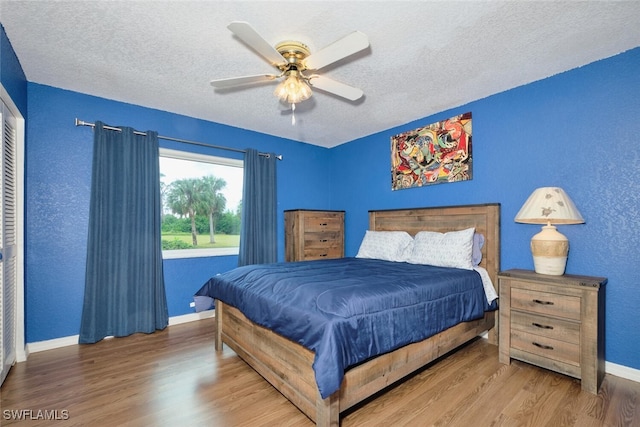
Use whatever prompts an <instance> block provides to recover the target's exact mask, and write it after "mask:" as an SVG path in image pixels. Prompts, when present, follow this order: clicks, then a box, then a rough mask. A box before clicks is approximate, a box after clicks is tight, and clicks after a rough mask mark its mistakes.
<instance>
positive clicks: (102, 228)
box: [79, 122, 169, 343]
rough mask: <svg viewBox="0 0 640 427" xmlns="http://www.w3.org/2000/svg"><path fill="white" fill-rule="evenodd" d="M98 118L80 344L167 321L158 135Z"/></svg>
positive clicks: (157, 326)
mask: <svg viewBox="0 0 640 427" xmlns="http://www.w3.org/2000/svg"><path fill="white" fill-rule="evenodd" d="M146 134H147V135H146V136H144V135H136V134H135V133H134V130H133V129H131V128H126V127H125V128H122V132H118V131H114V130H107V129H104V124H103V123H102V122H96V124H95V127H94V142H93V171H92V177H91V202H90V209H89V233H88V241H87V267H86V278H85V291H84V305H83V309H82V320H81V325H80V339H79V341H80V343H95V342H97V341H100V340H101V339H103V338H104V337H106V336H110V335H113V336H118V337H119V336H127V335H130V334H133V333H136V332H145V333H150V332H154V331H155V330H158V329H164V328H165V327H166V326H167V324H168V319H169V316H168V310H167V299H166V294H165V288H164V275H163V270H162V246H161V237H160V226H161V224H160V220H161V200H160V166H159V159H158V134H157V133H156V132H152V131H149V132H146Z"/></svg>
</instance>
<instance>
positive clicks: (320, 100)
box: [0, 0, 640, 147]
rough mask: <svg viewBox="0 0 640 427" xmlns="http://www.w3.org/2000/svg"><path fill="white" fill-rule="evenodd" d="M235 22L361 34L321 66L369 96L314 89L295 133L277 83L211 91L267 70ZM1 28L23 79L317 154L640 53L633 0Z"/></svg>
mask: <svg viewBox="0 0 640 427" xmlns="http://www.w3.org/2000/svg"><path fill="white" fill-rule="evenodd" d="M232 21H247V22H249V23H251V25H252V26H253V27H254V28H255V29H256V30H257V31H258V32H259V33H260V34H261V35H262V36H263V37H264V38H265V39H266V40H267V41H269V42H271V43H272V44H274V45H275V44H276V43H278V42H280V41H283V40H288V39H294V40H298V41H301V42H303V43H305V44H307V45H308V46H309V47H310V49H311V51H312V53H313V52H315V51H318V50H319V49H321V48H323V47H325V46H327V45H329V44H330V43H332V42H333V41H335V40H337V39H339V38H341V37H343V36H345V35H346V34H348V33H350V32H352V31H353V30H359V31H361V32H363V33H365V34H366V35H367V36H368V37H369V41H370V48H369V49H367V50H365V51H363V52H360V53H357V54H355V55H353V56H351V57H350V58H349V60H343V61H340V62H338V63H336V64H333V65H331V66H328V67H325V68H323V69H322V70H321V72H322V74H324V75H326V76H328V77H331V78H332V79H335V80H338V81H340V82H343V83H346V84H348V85H351V86H355V87H358V88H360V89H362V90H363V91H364V93H365V96H364V98H362V99H360V100H359V101H356V102H349V101H345V100H343V99H341V98H337V97H335V96H333V95H329V94H326V93H323V92H320V91H315V92H314V95H313V96H312V97H311V99H309V100H307V101H305V102H303V103H301V104H299V105H298V108H297V109H296V125H295V126H292V125H291V117H290V114H291V111H290V109H289V108H288V107H287V106H286V105H283V104H280V102H279V101H278V99H277V98H276V97H275V96H273V94H272V93H273V90H274V88H275V83H273V82H270V83H266V84H260V85H251V86H247V87H243V88H241V89H234V90H228V91H225V92H216V91H214V90H213V88H212V87H211V86H210V84H209V81H210V80H211V79H218V78H226V77H236V76H245V75H254V74H261V73H272V72H274V71H275V69H274V68H272V67H271V66H270V65H269V64H268V63H267V61H266V60H264V59H263V58H262V57H260V56H258V55H256V54H255V52H253V51H252V50H250V49H249V48H248V47H247V46H246V45H244V44H243V43H242V42H241V41H240V40H239V39H237V38H236V37H235V36H234V35H233V33H232V32H231V31H229V30H228V29H227V25H228V24H229V23H230V22H232ZM0 22H2V25H3V26H4V28H5V31H6V33H7V35H8V37H9V39H10V41H11V43H12V45H13V48H14V49H15V51H16V53H17V55H18V58H19V60H20V63H21V64H22V67H23V69H24V72H25V74H26V76H27V80H29V81H30V82H35V83H40V84H45V85H50V86H54V87H58V88H63V89H68V90H72V91H77V92H81V93H85V94H90V95H95V96H100V97H104V98H108V99H113V100H117V101H122V102H126V103H131V104H136V105H142V106H145V107H150V108H156V109H159V110H164V111H169V112H174V113H179V114H184V115H187V116H192V117H196V118H200V119H205V120H210V121H214V122H218V123H223V124H227V125H231V126H236V127H240V128H245V129H250V130H254V131H258V132H263V133H266V134H270V135H276V136H280V137H283V138H289V139H293V140H297V141H302V142H307V143H310V144H315V145H320V146H325V147H333V146H336V145H339V144H342V143H344V142H347V141H351V140H354V139H357V138H359V137H363V136H366V135H370V134H373V133H376V132H379V131H382V130H385V129H389V128H392V127H395V126H398V125H401V124H404V123H407V122H409V121H412V120H415V119H419V118H421V117H425V116H428V115H431V114H434V113H437V112H440V111H443V110H446V109H449V108H452V107H456V106H459V105H462V104H465V103H467V102H470V101H473V100H476V99H480V98H483V97H486V96H488V95H491V94H494V93H497V92H501V91H504V90H507V89H510V88H513V87H516V86H520V85H523V84H526V83H530V82H532V81H536V80H540V79H543V78H546V77H549V76H551V75H554V74H557V73H560V72H563V71H566V70H569V69H572V68H576V67H580V66H582V65H585V64H588V63H590V62H593V61H596V60H598V59H602V58H606V57H610V56H613V55H616V54H618V53H620V52H623V51H625V50H628V49H631V48H634V47H637V46H640V1H637V0H634V1H586V2H585V1H545V2H540V1H536V2H534V1H410V2H404V1H338V2H333V1H295V2H294V1H289V2H275V1H33V0H32V1H10V0H1V1H0ZM79 118H80V119H83V120H88V121H92V120H100V119H101V118H99V117H96V118H94V117H79ZM73 119H74V118H69V120H70V121H72V120H73ZM172 136H177V137H180V135H172Z"/></svg>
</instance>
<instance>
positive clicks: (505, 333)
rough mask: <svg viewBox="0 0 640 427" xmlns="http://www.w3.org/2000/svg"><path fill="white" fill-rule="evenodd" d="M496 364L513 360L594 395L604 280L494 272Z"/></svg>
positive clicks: (600, 366)
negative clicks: (497, 301)
mask: <svg viewBox="0 0 640 427" xmlns="http://www.w3.org/2000/svg"><path fill="white" fill-rule="evenodd" d="M498 281H499V286H500V337H499V347H500V356H499V357H500V362H501V363H505V364H507V365H508V364H509V363H511V359H518V360H521V361H523V362H527V363H531V364H533V365H537V366H540V367H543V368H546V369H551V370H553V371H556V372H560V373H562V374H565V375H569V376H571V377H574V378H579V379H580V380H581V382H582V390H584V391H587V392H589V393H593V394H597V393H598V389H599V388H600V384H601V383H602V378H603V377H604V285H605V284H606V283H607V279H606V278H604V277H591V276H575V275H570V274H565V275H563V276H548V275H544V274H537V273H535V272H533V271H528V270H507V271H503V272H501V273H500V274H498Z"/></svg>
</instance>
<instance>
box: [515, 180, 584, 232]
mask: <svg viewBox="0 0 640 427" xmlns="http://www.w3.org/2000/svg"><path fill="white" fill-rule="evenodd" d="M515 221H516V222H522V223H525V224H582V223H583V222H584V219H583V218H582V215H580V212H579V211H578V208H576V205H574V204H573V201H571V199H570V198H569V196H568V195H567V193H565V191H564V190H563V189H562V188H560V187H541V188H538V189H536V190H535V191H534V192H533V193H532V194H531V195H530V196H529V198H528V199H527V201H526V202H524V205H522V208H520V211H519V212H518V214H517V215H516V218H515Z"/></svg>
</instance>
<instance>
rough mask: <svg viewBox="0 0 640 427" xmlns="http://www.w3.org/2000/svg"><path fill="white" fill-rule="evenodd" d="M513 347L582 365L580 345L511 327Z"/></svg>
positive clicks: (559, 360)
mask: <svg viewBox="0 0 640 427" xmlns="http://www.w3.org/2000/svg"><path fill="white" fill-rule="evenodd" d="M511 347H512V348H515V349H518V350H522V351H526V352H527V353H531V354H535V355H538V356H542V357H546V358H547V359H553V360H557V361H558V362H564V363H568V364H570V365H574V366H580V345H579V344H575V343H569V342H565V341H561V340H556V339H553V338H549V337H541V336H539V335H535V334H530V333H527V332H522V331H519V330H515V329H511Z"/></svg>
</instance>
